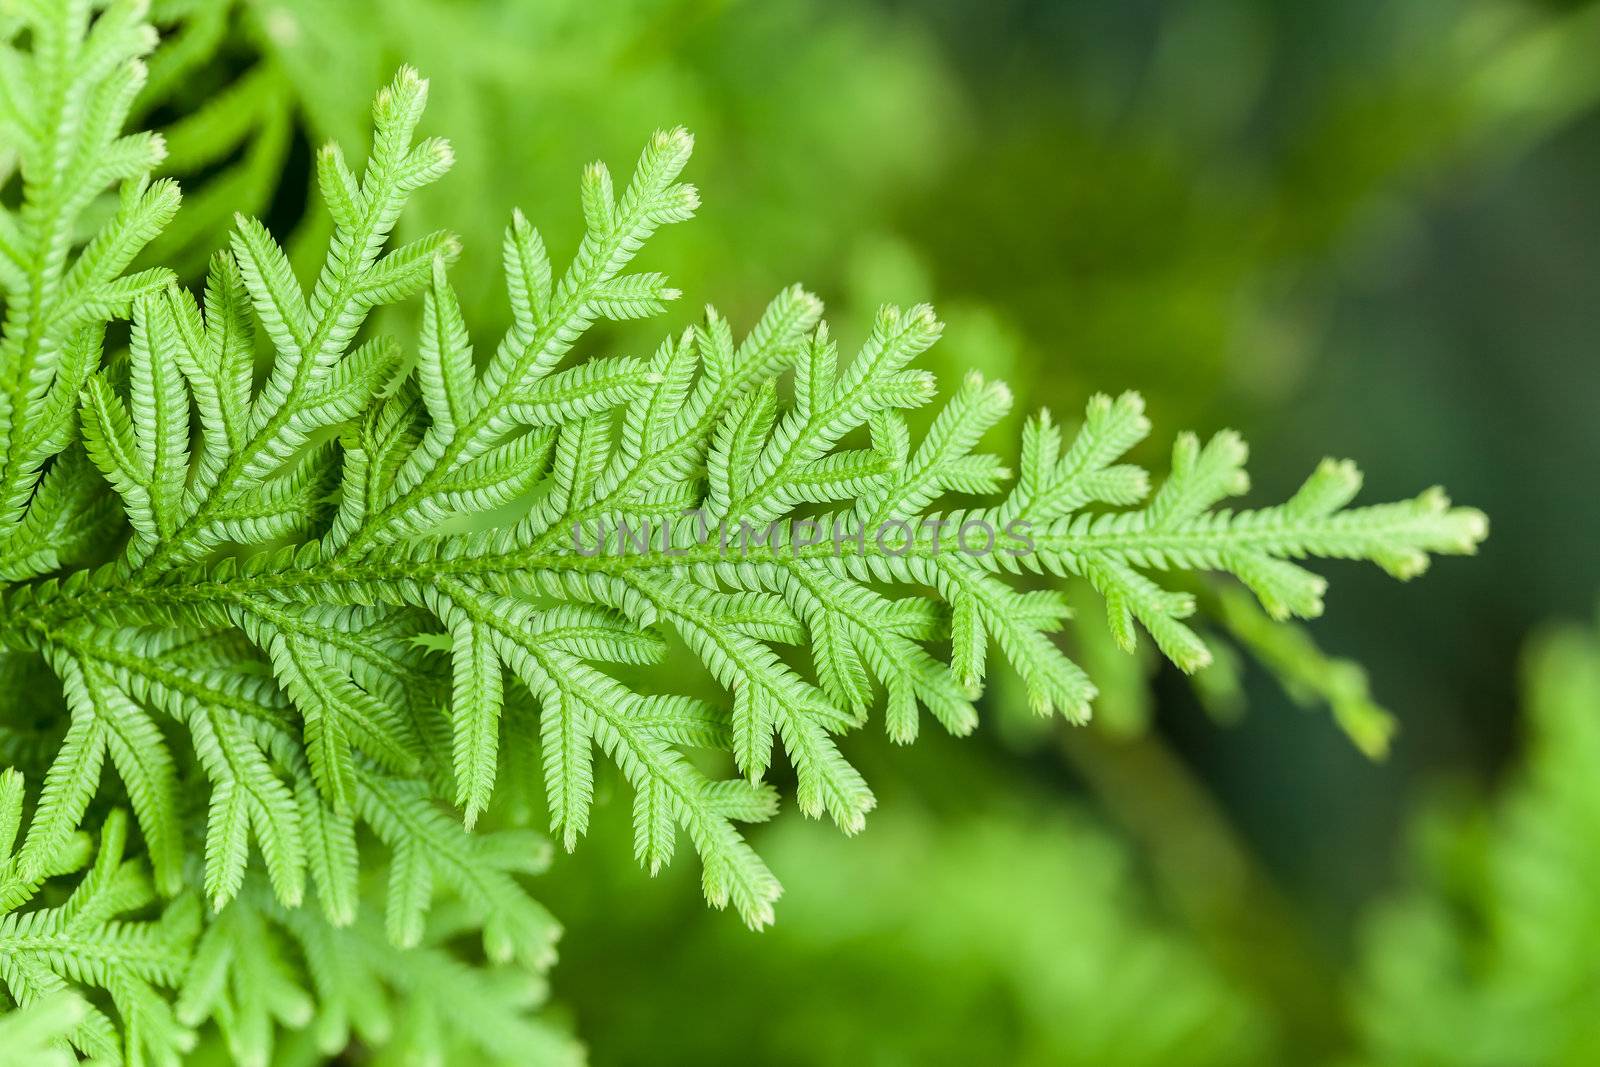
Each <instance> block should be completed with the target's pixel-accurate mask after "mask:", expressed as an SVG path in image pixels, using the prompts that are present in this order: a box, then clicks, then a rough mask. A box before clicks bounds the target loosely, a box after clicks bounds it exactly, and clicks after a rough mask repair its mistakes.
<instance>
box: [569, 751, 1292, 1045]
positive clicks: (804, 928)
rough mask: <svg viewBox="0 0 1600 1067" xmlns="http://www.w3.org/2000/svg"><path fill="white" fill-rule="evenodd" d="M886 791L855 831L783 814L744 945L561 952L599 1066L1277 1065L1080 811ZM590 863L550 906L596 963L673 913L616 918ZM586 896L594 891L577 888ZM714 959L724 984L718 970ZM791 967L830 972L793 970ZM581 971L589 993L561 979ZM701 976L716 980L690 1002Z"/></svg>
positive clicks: (1233, 989) (1260, 1023)
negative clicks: (766, 906) (720, 1022)
mask: <svg viewBox="0 0 1600 1067" xmlns="http://www.w3.org/2000/svg"><path fill="white" fill-rule="evenodd" d="M955 754H956V755H960V753H959V752H958V753H955ZM979 780H980V781H981V780H982V779H981V778H980V779H979ZM962 784H963V785H967V784H972V783H969V782H968V781H966V779H965V778H963V779H962ZM903 799H904V800H905V801H906V803H904V804H896V805H895V806H893V807H892V808H886V809H885V810H884V811H883V812H881V813H879V814H878V815H876V816H875V817H874V820H873V824H872V826H871V828H870V831H869V835H868V837H867V838H865V839H863V840H860V841H850V840H845V839H842V838H839V837H838V836H837V835H831V836H829V835H819V834H816V833H814V832H810V831H809V828H808V827H806V826H805V825H804V824H803V823H799V822H785V823H780V824H778V825H776V826H774V827H772V829H771V831H770V832H769V833H767V834H766V835H765V836H764V838H763V843H764V846H765V849H766V852H767V853H768V855H769V857H770V858H771V859H772V860H773V862H774V864H775V865H777V866H779V867H780V868H782V869H784V870H788V871H792V872H793V874H792V875H791V876H790V877H789V879H788V883H789V890H790V893H789V897H788V898H786V900H785V906H784V913H783V917H782V919H781V921H780V922H778V924H777V925H776V926H775V927H774V928H773V929H772V930H771V931H769V932H768V933H766V934H763V935H762V936H761V937H760V938H758V939H752V938H749V937H746V936H742V931H739V930H736V929H727V928H722V929H705V930H696V936H694V937H692V938H684V939H682V940H681V941H679V942H675V943H674V945H673V951H672V952H670V953H666V954H664V958H663V959H662V961H661V963H660V965H659V966H658V967H656V968H652V969H650V970H649V971H647V972H643V973H627V974H620V975H619V974H616V973H615V972H614V970H613V969H611V968H603V967H597V968H596V973H595V974H593V975H588V976H585V975H583V973H582V972H581V970H578V971H576V972H574V971H572V970H570V969H569V967H568V965H567V964H563V971H564V972H565V973H564V974H563V985H564V986H565V987H566V988H568V990H569V991H570V992H571V993H572V995H574V996H576V997H579V998H582V999H583V1000H585V1001H587V1002H590V1003H592V1004H593V1005H594V1008H593V1009H592V1016H591V1017H588V1018H586V1019H585V1020H584V1024H585V1025H584V1028H585V1029H586V1030H587V1031H588V1032H589V1033H590V1034H592V1035H593V1041H594V1045H595V1059H596V1061H604V1062H618V1063H622V1062H636V1061H639V1060H643V1059H651V1060H657V1061H661V1062H668V1063H725V1062H730V1061H736V1060H739V1059H741V1058H749V1059H753V1060H757V1061H759V1062H761V1063H767V1064H773V1065H774V1067H778V1065H784V1067H787V1065H796V1064H814V1063H837V1062H841V1061H847V1062H856V1063H870V1064H894V1063H939V1064H954V1063H1006V1064H1019V1065H1038V1067H1046V1065H1048V1067H1158V1065H1159V1067H1242V1065H1249V1064H1268V1063H1281V1062H1284V1058H1283V1057H1281V1056H1274V1052H1275V1051H1279V1050H1280V1049H1281V1046H1280V1044H1279V1043H1278V1042H1277V1041H1276V1040H1275V1034H1274V1032H1273V1023H1272V1021H1271V1019H1270V1018H1269V1017H1268V1016H1267V1014H1266V1013H1265V1012H1263V1011H1262V1007H1261V1005H1259V1004H1258V1003H1256V1002H1254V1001H1253V1000H1252V998H1251V997H1250V996H1249V995H1248V993H1247V992H1246V991H1244V990H1241V989H1240V988H1238V987H1237V985H1236V984H1235V983H1234V982H1233V980H1232V979H1231V978H1230V977H1229V976H1228V975H1226V974H1225V973H1223V972H1222V971H1221V970H1220V969H1219V968H1218V967H1217V966H1216V964H1215V962H1214V961H1213V960H1211V959H1209V958H1208V957H1207V956H1206V954H1205V953H1204V952H1203V951H1202V950H1200V949H1199V948H1198V947H1197V946H1196V944H1195V940H1194V938H1193V935H1192V933H1191V932H1190V931H1189V930H1187V929H1185V928H1184V927H1183V926H1182V924H1180V923H1177V922H1174V921H1173V920H1172V918H1171V916H1170V915H1167V914H1165V913H1164V912H1163V909H1162V908H1161V906H1160V904H1159V903H1157V902H1155V901H1152V900H1151V899H1150V897H1149V894H1148V893H1147V892H1146V887H1145V885H1144V883H1143V878H1142V875H1141V874H1140V872H1139V869H1138V866H1137V864H1136V863H1135V862H1134V861H1133V859H1132V858H1131V857H1130V856H1129V855H1128V854H1127V852H1126V850H1125V849H1124V848H1123V847H1122V846H1121V845H1120V844H1119V843H1118V842H1116V841H1115V840H1113V839H1112V838H1111V837H1110V836H1109V835H1108V834H1107V833H1106V832H1105V831H1104V829H1103V828H1101V827H1100V826H1098V825H1097V824H1096V823H1095V821H1094V820H1093V819H1092V818H1091V817H1089V815H1088V814H1086V813H1084V812H1080V811H1076V810H1071V809H1068V810H1065V811H1063V810H1059V809H1052V805H1051V803H1050V801H1049V800H1048V799H1047V798H1045V797H1043V796H1030V797H1028V800H1027V803H1026V805H1022V804H1016V805H1013V804H1010V803H1007V804H1002V805H1001V806H1000V807H998V808H989V807H986V806H985V807H983V809H982V810H981V811H968V812H967V813H965V814H960V815H941V816H937V817H936V816H934V815H933V814H931V813H929V812H928V811H927V810H925V809H922V808H920V807H919V806H918V805H917V803H916V801H915V798H913V797H909V796H907V797H904V798H903ZM1008 799H1010V800H1016V799H1017V796H1016V791H1015V790H1013V791H1012V792H1011V795H1010V797H1009V798H1008ZM587 874H588V877H587V880H586V888H585V892H584V893H583V894H574V897H575V899H574V900H573V901H571V902H570V903H569V904H567V905H564V908H563V910H564V911H570V912H571V913H573V915H574V918H575V921H577V922H581V923H582V925H583V926H584V927H586V929H585V930H584V933H583V937H584V940H585V945H586V946H587V948H586V953H585V954H589V953H593V954H594V956H595V958H596V959H597V960H598V959H607V958H615V956H616V955H617V954H620V953H625V952H627V951H628V949H629V947H630V946H633V945H637V944H638V943H639V939H640V938H642V937H645V936H648V931H649V930H651V929H654V928H657V927H658V926H659V925H662V924H663V922H664V921H666V922H674V921H676V922H686V921H689V917H688V916H684V915H682V914H681V913H679V912H677V911H669V912H668V917H667V919H666V920H663V918H662V916H660V915H652V914H651V909H650V907H649V906H647V907H645V908H643V909H641V911H642V914H640V913H639V912H629V913H626V914H624V915H622V916H618V915H616V914H615V907H614V902H616V901H620V900H626V899H628V898H629V897H630V896H632V895H634V893H635V890H634V889H633V887H632V886H631V884H630V883H631V881H632V880H631V879H628V878H626V877H625V876H624V874H623V873H622V872H617V873H616V874H615V876H614V883H615V884H612V882H610V881H608V880H607V879H606V878H604V877H601V876H600V875H599V874H597V873H596V872H595V871H594V870H593V869H592V868H591V869H590V870H589V871H588V872H587ZM608 891H609V892H608ZM589 894H593V895H595V896H598V897H599V901H598V902H597V903H594V904H588V903H586V902H585V900H583V899H581V897H583V896H586V895H589ZM909 900H921V901H926V902H928V905H929V906H928V907H926V908H920V907H919V908H908V907H907V906H906V902H907V901H909ZM585 912H587V913H588V917H587V919H579V918H578V916H581V915H583V913H585ZM574 962H577V961H574ZM729 973H736V974H738V975H739V980H738V982H736V983H733V984H731V985H728V984H725V983H726V976H727V975H728V974H729ZM797 973H799V974H806V975H824V974H825V975H826V976H827V981H826V982H798V983H797V982H795V981H794V976H795V975H796V974H797ZM585 980H586V981H587V982H588V983H591V984H592V985H593V986H594V987H595V988H593V989H592V990H591V989H583V988H574V987H575V986H577V985H578V983H580V982H583V981H585ZM708 985H717V986H722V987H723V988H722V990H721V992H720V993H719V996H718V1003H717V1005H716V1007H715V1008H714V1009H709V1010H708V1007H707V1005H706V1004H705V1003H704V990H705V989H706V988H707V986H708ZM602 994H604V995H602ZM777 1002H781V1003H782V1004H783V1005H784V1009H783V1011H781V1012H778V1013H775V1014H774V1017H773V1018H772V1019H771V1020H770V1022H769V1023H768V1024H767V1025H764V1026H762V1027H761V1028H759V1029H758V1030H756V1031H755V1032H751V1031H749V1030H746V1029H743V1028H733V1027H720V1026H715V1025H712V1024H711V1020H712V1019H713V1018H714V1017H715V1016H722V1015H727V1014H733V1015H737V1016H739V1017H745V1016H746V1015H747V1013H751V1014H753V1013H757V1012H760V1011H763V1010H770V1008H771V1005H772V1004H774V1003H777ZM669 1029H670V1031H671V1032H672V1033H673V1034H674V1037H673V1040H672V1042H671V1043H670V1047H669V1048H660V1047H659V1044H658V1042H659V1040H660V1035H661V1034H662V1033H664V1032H667V1031H668V1030H669Z"/></svg>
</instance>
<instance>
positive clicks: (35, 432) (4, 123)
mask: <svg viewBox="0 0 1600 1067" xmlns="http://www.w3.org/2000/svg"><path fill="white" fill-rule="evenodd" d="M99 6H100V5H94V7H96V8H98V7H99ZM142 13H143V5H142V4H140V3H138V2H137V0H119V2H116V3H112V4H109V5H104V10H101V11H98V13H97V14H92V13H91V5H90V4H89V3H87V2H84V0H65V2H62V3H48V4H47V3H27V4H19V5H16V9H15V11H14V12H8V14H9V15H11V16H12V17H9V18H8V19H7V20H6V22H5V24H4V26H3V27H0V29H3V32H4V36H5V39H4V40H3V41H0V66H3V67H4V68H5V71H6V86H7V88H6V91H5V92H0V131H3V133H4V138H5V141H6V144H7V149H8V151H15V153H16V157H17V167H18V171H19V173H20V179H21V180H20V185H21V198H20V202H19V203H18V204H17V205H16V206H15V207H0V301H3V302H4V305H5V316H4V322H3V325H0V573H3V574H4V576H5V577H6V578H7V579H8V580H11V581H18V580H22V579H26V578H32V577H36V576H38V575H41V574H47V573H49V572H51V571H53V570H55V569H56V568H57V567H58V566H60V565H61V564H62V562H63V561H64V560H66V559H69V558H71V553H72V549H73V548H75V547H77V546H76V544H75V543H74V541H75V539H74V538H71V537H66V538H63V537H61V536H60V535H61V534H62V532H63V530H64V529H70V528H72V527H74V526H79V525H82V524H88V525H89V526H90V528H91V529H97V528H100V525H101V524H100V523H98V522H97V521H95V515H96V512H97V503H98V502H97V501H96V499H95V496H96V495H97V494H94V493H92V492H88V491H86V490H87V486H88V484H89V483H86V482H84V481H83V479H82V474H81V469H80V468H79V466H78V465H71V466H69V467H68V468H67V469H66V470H63V471H61V472H60V473H59V474H57V473H55V472H54V471H53V470H52V472H51V474H50V475H49V476H48V477H45V470H46V467H47V466H48V465H49V464H50V461H51V460H52V458H54V457H56V456H57V455H59V454H60V453H61V452H62V451H63V450H64V449H66V448H67V447H68V446H69V445H70V444H71V443H72V439H73V435H74V432H75V429H76V421H77V407H78V393H79V390H80V389H81V388H82V387H83V385H84V382H85V380H86V379H87V378H88V377H89V375H90V374H91V372H93V371H94V370H95V368H96V366H97V365H98V364H99V362H100V352H101V338H102V334H103V331H104V328H105V325H106V323H107V322H108V321H109V320H111V319H114V318H125V317H126V316H127V315H128V313H129V309H130V307H131V305H132V304H133V303H135V302H136V301H138V300H141V299H144V298H146V297H147V296H149V295H150V294H153V293H158V292H160V291H161V289H162V288H163V287H165V286H166V285H167V284H169V282H170V280H171V278H172V275H171V273H170V272H169V271H166V270H162V269H157V270H150V271H144V272H141V273H137V274H131V275H130V274H125V273H124V272H125V270H126V269H127V267H128V265H129V264H130V263H132V261H133V260H134V258H135V257H136V256H137V255H138V254H139V253H140V251H141V250H143V248H144V247H145V246H146V245H147V244H149V243H150V241H151V240H153V239H154V238H155V236H156V235H157V234H158V233H160V232H161V230H162V229H163V227H165V226H166V224H167V223H168V222H170V221H171V219H172V217H173V215H174V214H175V213H176V211H177V209H178V200H179V195H178V189H177V186H176V185H175V184H173V183H172V182H170V181H157V182H152V181H150V172H151V170H152V169H153V168H154V167H155V166H156V165H157V164H158V163H160V162H161V159H162V157H163V154H164V152H165V148H164V145H163V142H162V140H161V138H159V137H157V136H155V135H153V134H147V133H133V134H127V135H124V134H123V132H122V129H123V126H124V125H125V123H126V120H127V117H128V113H129V111H130V108H131V106H132V103H133V99H134V96H135V95H136V94H137V93H138V91H139V89H140V87H141V86H142V85H143V84H144V80H145V77H146V71H145V66H144V63H143V56H144V55H145V54H146V53H148V52H149V51H150V50H151V49H152V48H153V47H154V46H155V42H156V36H155V31H154V30H152V29H151V28H150V26H149V25H147V24H146V23H145V22H144V21H143V18H142ZM114 189H115V190H118V192H116V193H115V205H114V207H113V206H110V205H105V204H103V203H102V202H103V201H104V199H105V198H106V197H107V196H108V195H110V194H111V190H114ZM102 207H107V208H109V209H108V210H105V211H103V212H102V210H101V209H102ZM102 214H103V215H104V216H105V219H106V221H104V223H103V224H101V225H100V226H99V228H98V229H97V230H91V232H90V236H88V237H87V239H85V238H84V236H83V231H84V229H85V227H86V226H87V225H88V223H89V220H90V219H93V218H95V217H97V216H98V215H102ZM42 477H43V478H44V481H43V484H42V485H41V478H42ZM36 490H37V492H36Z"/></svg>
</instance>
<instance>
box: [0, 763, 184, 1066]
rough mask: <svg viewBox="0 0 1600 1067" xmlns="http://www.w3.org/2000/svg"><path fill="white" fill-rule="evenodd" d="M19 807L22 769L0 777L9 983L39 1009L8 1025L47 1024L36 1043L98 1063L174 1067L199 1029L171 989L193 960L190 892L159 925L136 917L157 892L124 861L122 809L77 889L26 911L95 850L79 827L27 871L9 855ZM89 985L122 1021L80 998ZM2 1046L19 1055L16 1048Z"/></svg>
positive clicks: (0, 946) (22, 1002) (0, 917)
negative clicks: (178, 1010) (175, 1004)
mask: <svg viewBox="0 0 1600 1067" xmlns="http://www.w3.org/2000/svg"><path fill="white" fill-rule="evenodd" d="M22 803H23V785H22V778H21V776H20V775H18V774H17V773H16V772H15V771H6V772H5V773H4V774H0V982H3V984H4V986H5V989H6V991H7V993H9V995H10V997H11V1000H12V1001H13V1002H14V1003H15V1004H17V1005H18V1006H19V1007H21V1008H23V1009H29V1008H37V1009H38V1010H39V1012H41V1013H42V1014H41V1015H39V1016H31V1015H23V1016H20V1017H18V1018H16V1019H11V1018H9V1017H8V1018H3V1019H0V1024H4V1025H7V1026H10V1027H13V1028H15V1029H17V1030H19V1031H22V1032H23V1033H26V1032H27V1031H28V1029H29V1028H30V1026H39V1027H40V1028H41V1030H40V1031H39V1032H38V1033H37V1034H36V1037H35V1040H36V1041H38V1042H39V1043H40V1044H41V1045H42V1047H44V1048H46V1049H47V1050H48V1051H49V1052H50V1054H51V1055H56V1056H60V1055H62V1054H67V1055H70V1053H65V1050H66V1048H67V1047H68V1045H70V1047H71V1048H74V1049H77V1050H78V1051H80V1052H82V1053H84V1054H85V1055H87V1056H89V1057H90V1058H91V1059H93V1060H95V1061H96V1062H106V1063H121V1062H124V1060H126V1061H128V1062H134V1063H143V1062H150V1063H159V1064H168V1065H176V1064H177V1063H178V1062H179V1059H180V1057H181V1056H182V1054H183V1053H184V1052H186V1051H187V1050H188V1049H190V1048H192V1047H193V1045H194V1034H193V1032H192V1031H191V1030H189V1029H188V1028H187V1027H185V1026H184V1025H183V1024H182V1023H180V1022H179V1021H178V1019H177V1017H176V1016H175V1014H174V1013H173V1010H172V1007H171V1004H170V1003H169V1001H168V999H167V994H166V993H164V992H163V990H170V989H172V988H174V987H175V986H176V985H177V984H178V981H179V978H180V977H181V976H182V974H183V970H184V968H185V966H186V965H187V961H188V954H189V946H190V944H191V942H192V941H193V939H194V936H195V933H196V931H197V928H198V925H199V924H198V909H197V908H196V907H195V906H194V901H193V899H192V898H189V897H180V898H179V899H178V900H177V901H176V902H174V903H172V904H171V905H169V906H168V907H167V909H166V911H165V913H164V914H163V915H162V916H161V917H160V918H159V919H156V920H152V921H134V920H131V919H129V918H127V916H129V915H132V914H136V913H138V912H140V911H143V910H144V909H146V908H147V907H149V906H150V905H152V904H153V903H155V901H156V900H157V896H156V893H155V892H154V888H153V887H152V885H151V883H150V880H149V878H148V877H147V876H146V874H145V872H144V870H143V867H142V865H141V864H140V863H139V861H137V860H128V861H125V860H124V859H123V849H124V846H125V845H126V839H127V820H126V818H125V817H124V816H123V815H122V814H121V813H120V812H113V813H112V814H111V815H110V816H109V817H108V818H107V819H106V820H105V823H104V825H103V828H102V830H101V838H100V846H99V852H98V855H96V856H94V859H93V865H92V866H91V867H89V869H88V870H87V872H86V873H85V874H84V875H83V877H82V879H81V880H80V881H79V882H78V884H77V886H76V888H74V889H73V891H72V894H71V896H69V897H67V898H66V900H65V901H64V902H63V903H61V904H58V905H56V906H40V907H31V908H30V907H28V905H29V903H30V902H31V901H32V900H33V899H34V898H35V896H36V894H37V893H38V892H39V890H40V887H41V885H42V884H43V882H44V881H45V880H46V879H48V878H53V877H57V876H59V875H64V874H70V873H72V872H74V871H75V870H77V869H78V868H79V867H81V866H82V865H83V864H84V863H85V862H86V861H87V860H89V859H90V856H91V848H90V845H89V843H88V841H87V839H85V838H83V837H82V836H80V835H76V834H74V835H71V836H68V837H66V838H65V839H63V840H61V841H59V842H57V843H56V846H55V848H54V849H53V850H52V851H51V852H50V854H49V855H48V857H46V859H45V860H44V862H43V863H41V864H38V865H36V866H35V868H28V867H25V866H24V865H23V864H22V863H21V862H19V861H20V857H19V856H17V855H15V854H14V853H13V852H12V843H13V842H14V841H15V839H16V837H17V836H18V830H19V828H20V824H21V822H22ZM87 990H103V991H104V993H105V994H106V995H107V996H108V997H109V999H110V1003H111V1005H112V1006H113V1008H114V1009H115V1012H116V1016H117V1019H116V1020H115V1021H113V1019H112V1018H111V1017H110V1016H108V1015H107V1014H106V1013H105V1012H103V1011H102V1010H101V1009H100V1008H98V1007H95V1006H93V1005H91V1004H90V1003H89V1002H87V1001H85V1000H83V999H82V998H81V997H79V998H76V999H74V998H73V997H72V996H71V995H72V994H74V993H82V992H85V991H87ZM30 1020H31V1022H30ZM18 1040H19V1042H20V1041H23V1040H25V1038H23V1037H19V1038H18ZM22 1047H26V1046H25V1045H24V1046H22ZM3 1048H4V1052H5V1053H10V1052H11V1046H10V1045H9V1044H7V1045H5V1046H3ZM19 1062H20V1061H19Z"/></svg>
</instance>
